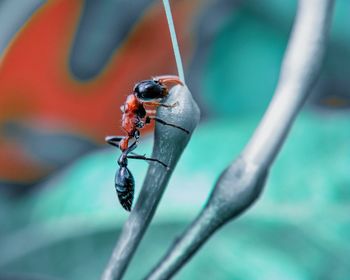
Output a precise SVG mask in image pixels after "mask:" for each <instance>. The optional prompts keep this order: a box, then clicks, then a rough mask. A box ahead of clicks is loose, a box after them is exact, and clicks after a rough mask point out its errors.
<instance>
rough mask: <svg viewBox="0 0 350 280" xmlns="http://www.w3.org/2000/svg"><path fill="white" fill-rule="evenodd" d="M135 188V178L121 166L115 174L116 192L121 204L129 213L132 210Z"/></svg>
mask: <svg viewBox="0 0 350 280" xmlns="http://www.w3.org/2000/svg"><path fill="white" fill-rule="evenodd" d="M134 188H135V180H134V176H133V175H132V173H131V172H130V170H129V169H128V168H127V167H125V166H121V167H120V168H119V169H118V171H117V173H116V174H115V190H116V191H117V194H118V199H119V202H120V204H121V205H122V206H123V208H124V209H125V210H127V211H130V210H131V206H132V202H133V199H134Z"/></svg>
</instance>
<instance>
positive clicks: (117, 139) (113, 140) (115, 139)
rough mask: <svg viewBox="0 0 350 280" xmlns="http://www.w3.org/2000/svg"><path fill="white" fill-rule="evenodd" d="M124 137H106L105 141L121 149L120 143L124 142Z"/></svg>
mask: <svg viewBox="0 0 350 280" xmlns="http://www.w3.org/2000/svg"><path fill="white" fill-rule="evenodd" d="M123 138H124V136H106V138H105V141H106V142H107V143H108V144H110V145H112V146H115V147H117V148H119V142H120V141H121V140H123Z"/></svg>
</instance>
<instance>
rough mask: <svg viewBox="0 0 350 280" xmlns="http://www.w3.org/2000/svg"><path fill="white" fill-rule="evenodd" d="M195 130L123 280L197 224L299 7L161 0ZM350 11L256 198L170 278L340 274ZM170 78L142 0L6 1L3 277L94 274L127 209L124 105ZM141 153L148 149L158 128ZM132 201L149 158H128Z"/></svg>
mask: <svg viewBox="0 0 350 280" xmlns="http://www.w3.org/2000/svg"><path fill="white" fill-rule="evenodd" d="M171 4H172V8H173V16H174V21H175V25H176V30H177V34H178V38H179V41H180V42H179V43H180V48H181V52H182V55H183V60H184V64H185V75H186V78H187V83H188V85H189V87H190V89H191V91H192V93H193V95H194V97H195V99H196V101H197V102H198V104H199V105H200V107H201V110H202V122H201V124H200V125H199V127H198V129H197V130H196V131H195V133H194V135H193V138H192V140H191V142H190V144H189V145H188V148H187V149H186V151H185V153H184V155H183V157H182V158H181V160H180V162H179V164H178V166H177V168H176V170H175V172H174V175H173V177H172V179H171V181H170V183H169V186H168V189H167V191H166V193H165V194H164V197H163V200H162V202H161V204H160V207H159V209H158V211H157V213H156V216H155V218H154V220H153V222H152V224H151V227H150V228H149V230H148V232H147V234H146V236H145V239H144V240H143V242H142V243H141V246H140V248H139V249H138V251H137V254H136V256H135V258H134V259H133V261H132V263H131V266H130V267H129V269H128V271H127V274H126V277H125V278H126V279H141V277H142V276H143V275H144V274H145V273H146V272H148V271H149V270H150V269H151V267H152V266H153V265H154V264H155V263H156V261H157V260H158V259H159V257H160V256H161V255H163V254H164V252H165V251H166V249H167V248H168V247H169V245H170V244H171V243H172V241H173V239H174V238H175V237H176V236H178V235H179V234H180V233H181V232H182V231H183V229H184V228H185V227H186V225H187V224H188V223H189V222H190V221H191V220H192V219H193V218H194V217H195V216H196V214H197V213H198V212H199V210H200V209H201V207H202V206H203V204H204V203H205V201H206V199H207V196H208V194H209V192H210V190H211V188H212V186H213V184H214V182H215V180H216V179H217V177H218V176H219V174H220V172H221V171H222V170H223V169H224V168H225V166H226V165H227V164H228V163H229V162H230V161H231V160H232V159H233V158H235V156H237V155H238V153H239V152H240V150H241V149H242V148H243V147H244V145H245V144H246V142H247V140H248V139H249V137H250V136H251V134H252V132H253V131H254V128H255V127H256V125H257V124H258V122H259V120H260V118H261V116H262V114H263V112H264V110H265V109H266V107H267V105H268V103H269V101H270V99H271V97H272V95H273V91H274V87H275V86H276V82H277V80H278V73H279V68H280V65H281V60H282V57H283V53H284V50H285V47H286V45H287V42H288V37H289V34H290V31H291V27H292V23H293V18H294V16H295V13H296V7H297V1H296V0H284V1H280V0H264V1H261V0H246V1H234V0H206V1H200V0H192V1H186V0H173V1H171ZM349 11H350V2H349V1H346V0H337V1H336V6H335V14H334V18H333V24H332V28H331V34H330V42H329V46H328V49H327V54H326V59H325V63H324V67H323V70H322V74H321V77H320V78H319V80H318V82H317V84H316V85H315V88H314V91H313V94H312V96H311V98H310V99H309V100H308V102H307V104H306V106H305V108H304V110H303V112H302V113H301V115H300V116H299V117H298V119H297V121H296V123H295V125H294V127H293V129H292V131H291V133H290V136H289V138H288V140H287V142H286V143H285V145H284V147H283V149H282V151H281V153H280V155H279V156H278V158H277V161H276V162H275V164H274V166H273V168H272V170H271V173H270V177H269V179H268V182H267V184H266V188H265V191H264V192H263V194H262V196H261V199H260V200H259V201H258V202H257V203H256V204H255V205H254V206H253V207H252V208H251V209H249V211H248V212H247V213H245V214H244V215H243V216H242V217H240V218H239V219H238V220H237V221H234V222H232V223H230V224H229V225H227V226H225V227H224V228H223V229H222V230H221V231H219V232H218V233H216V234H215V236H214V237H213V238H212V239H210V241H209V242H208V243H207V244H206V245H205V246H204V248H203V249H202V250H201V251H200V252H199V253H198V254H197V255H196V256H195V257H194V258H193V259H192V260H191V261H190V263H189V264H188V265H187V266H186V267H185V268H184V269H183V270H182V271H181V272H180V273H179V274H177V276H176V277H175V279H248V280H249V279H252V280H253V279H269V280H271V279H349V275H350V242H349V241H350V237H349V236H350V219H349V210H350V207H349V205H350V147H349V139H350V129H349V127H350V126H349V119H350V118H349V117H350V116H349V108H350V79H349V77H350V29H349V28H348V27H349V26H350V17H349ZM168 73H171V74H176V67H175V60H174V57H173V53H172V48H171V43H170V38H169V32H168V29H167V24H166V19H165V14H164V11H163V8H162V5H161V3H160V1H151V0H133V1H126V0H105V1H99V0H74V1H72V0H49V1H43V0H0V186H1V187H0V279H68V280H70V279H72V280H73V279H86V280H89V279H98V277H99V275H100V274H101V273H102V271H103V268H104V266H105V264H106V262H107V260H108V258H109V256H110V254H111V252H112V249H113V246H114V244H115V242H116V239H117V237H118V234H119V232H120V229H121V227H122V225H123V223H124V221H125V219H126V218H127V216H128V213H127V212H125V211H124V210H123V209H122V207H121V206H120V205H119V204H118V201H117V198H116V195H115V190H114V185H113V181H114V173H115V170H116V168H117V165H116V162H115V160H116V158H117V156H118V152H117V150H116V149H112V148H109V147H107V145H106V144H105V143H104V137H105V136H106V135H111V134H115V135H118V134H121V129H120V110H119V107H120V105H121V104H122V103H123V101H124V99H125V97H126V95H127V94H129V93H130V92H131V90H132V88H133V85H134V83H135V82H137V81H139V80H141V79H148V78H149V77H151V76H154V75H161V74H168ZM143 136H144V137H143V138H142V145H140V146H139V148H138V150H139V152H140V153H143V152H144V153H147V154H149V153H150V152H151V148H152V131H151V130H148V132H143ZM130 168H131V170H132V172H133V173H134V175H135V178H136V188H137V190H136V191H137V192H138V191H139V189H140V186H141V183H142V180H143V178H144V176H145V172H146V168H147V164H146V163H144V162H130Z"/></svg>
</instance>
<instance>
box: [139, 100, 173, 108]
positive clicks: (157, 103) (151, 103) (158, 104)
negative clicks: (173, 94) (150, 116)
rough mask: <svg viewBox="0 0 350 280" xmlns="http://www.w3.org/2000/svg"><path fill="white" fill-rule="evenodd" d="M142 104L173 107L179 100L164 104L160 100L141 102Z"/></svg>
mask: <svg viewBox="0 0 350 280" xmlns="http://www.w3.org/2000/svg"><path fill="white" fill-rule="evenodd" d="M143 104H145V105H148V106H157V107H166V108H174V107H176V106H177V105H179V102H177V101H176V102H175V103H173V104H164V103H160V102H151V101H150V102H143Z"/></svg>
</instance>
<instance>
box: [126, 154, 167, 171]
mask: <svg viewBox="0 0 350 280" xmlns="http://www.w3.org/2000/svg"><path fill="white" fill-rule="evenodd" d="M133 154H134V153H133ZM127 158H130V159H142V160H146V161H155V162H158V163H159V164H161V165H163V166H164V167H165V168H166V169H168V170H170V168H169V167H168V166H167V165H166V164H165V163H164V162H162V161H160V160H159V159H156V158H149V157H146V156H143V155H137V154H134V155H132V156H129V155H128V156H127Z"/></svg>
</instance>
